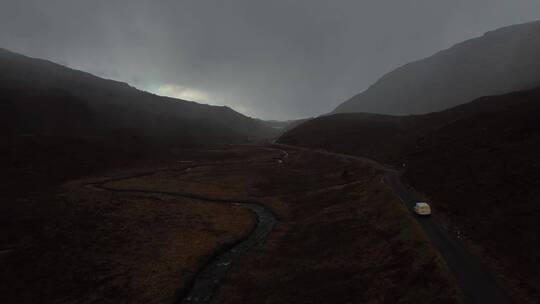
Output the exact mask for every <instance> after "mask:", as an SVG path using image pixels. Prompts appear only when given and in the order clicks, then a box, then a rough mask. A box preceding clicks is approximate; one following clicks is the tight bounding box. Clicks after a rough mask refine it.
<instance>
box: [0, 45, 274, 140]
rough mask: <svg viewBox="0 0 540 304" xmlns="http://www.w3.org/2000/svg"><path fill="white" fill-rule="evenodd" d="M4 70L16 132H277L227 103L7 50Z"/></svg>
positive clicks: (174, 135)
mask: <svg viewBox="0 0 540 304" xmlns="http://www.w3.org/2000/svg"><path fill="white" fill-rule="evenodd" d="M0 70H1V71H2V73H1V74H0V94H1V95H0V98H2V100H3V101H2V107H3V111H2V113H1V114H0V115H2V117H1V119H6V118H9V117H11V118H10V119H11V120H13V119H15V120H17V119H18V122H17V124H16V125H13V126H11V128H10V132H11V133H12V134H17V133H20V132H23V131H24V133H32V134H35V133H37V134H43V133H44V132H46V133H47V135H65V134H62V133H64V132H69V133H71V134H73V133H76V132H75V131H84V133H85V134H86V135H110V134H112V133H114V132H128V133H131V134H136V135H139V136H143V137H147V138H152V139H160V140H164V139H165V140H175V141H176V140H177V139H182V138H188V139H189V140H192V141H198V142H217V141H221V142H230V141H240V140H245V139H253V138H260V137H266V136H269V135H270V134H271V132H272V131H271V130H270V128H268V127H266V126H264V125H263V124H262V123H260V122H259V121H256V120H254V119H251V118H249V117H246V116H244V115H242V114H240V113H237V112H235V111H233V110H232V109H230V108H228V107H218V106H210V105H203V104H198V103H195V102H191V101H185V100H178V99H173V98H167V97H161V96H157V95H154V94H151V93H147V92H143V91H140V90H137V89H135V88H133V87H130V86H129V85H127V84H125V83H121V82H117V81H112V80H106V79H102V78H99V77H96V76H93V75H91V74H88V73H85V72H81V71H77V70H73V69H69V68H66V67H64V66H61V65H58V64H55V63H52V62H49V61H45V60H40V59H34V58H29V57H26V56H22V55H19V54H15V53H12V52H9V51H6V50H2V49H0ZM72 115H73V116H72ZM26 117H29V118H30V117H31V118H32V119H26ZM40 123H45V124H46V125H40ZM52 124H56V126H53V125H52ZM53 129H54V130H53ZM51 132H52V133H51Z"/></svg>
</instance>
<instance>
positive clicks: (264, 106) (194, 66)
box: [0, 0, 540, 119]
mask: <svg viewBox="0 0 540 304" xmlns="http://www.w3.org/2000/svg"><path fill="white" fill-rule="evenodd" d="M538 12H540V1H537V0H515V1H507V0H456V1H446V0H399V1H398V0H393V1H390V0H364V1H354V0H334V1H328V0H297V1H284V0H274V1H257V0H230V1H218V0H214V1H210V0H183V1H173V0H159V1H157V0H154V1H150V0H129V1H128V0H117V1H104V0H96V1H79V0H50V1H42V0H3V1H2V5H1V9H0V28H1V30H0V47H3V48H7V49H10V50H13V51H17V52H21V53H24V54H27V55H30V56H35V57H41V58H47V59H51V60H53V61H56V62H59V63H62V64H65V65H68V66H70V67H74V68H79V69H82V70H85V71H88V72H90V73H94V74H97V75H99V76H102V77H106V78H112V79H117V80H121V81H126V82H129V83H130V84H132V85H134V86H136V87H139V88H141V89H144V90H149V91H152V92H155V93H158V94H163V95H168V96H172V97H178V98H184V99H192V100H195V101H198V102H203V103H210V104H219V105H228V106H230V107H232V108H234V109H237V110H239V111H241V112H243V113H245V114H248V115H251V116H257V117H261V118H267V119H291V118H300V117H307V116H313V115H319V114H322V113H325V112H328V111H330V110H332V109H333V108H334V107H335V106H336V105H338V104H339V103H341V102H342V101H344V100H345V99H347V98H349V97H350V96H352V95H354V94H356V93H358V92H360V91H362V90H363V89H365V88H366V87H367V86H369V85H370V84H372V83H373V82H374V81H376V80H377V79H378V78H379V77H381V76H382V75H383V74H384V73H386V72H388V71H390V70H391V69H393V68H395V67H397V66H400V65H402V64H404V63H407V62H409V61H411V60H416V59H420V58H422V57H425V56H428V55H430V54H431V53H433V52H435V51H438V50H440V49H443V48H446V47H449V46H451V45H452V44H454V43H457V42H460V41H461V40H464V39H467V38H471V37H474V36H478V35H481V34H482V33H483V32H485V31H488V30H492V29H495V28H498V27H501V26H505V25H510V24H515V23H522V22H527V21H532V20H535V19H539V18H540V14H539V13H538Z"/></svg>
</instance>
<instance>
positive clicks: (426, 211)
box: [414, 202, 431, 215]
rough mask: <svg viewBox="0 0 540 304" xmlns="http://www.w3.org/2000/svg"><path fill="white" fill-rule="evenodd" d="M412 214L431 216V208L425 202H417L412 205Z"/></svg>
mask: <svg viewBox="0 0 540 304" xmlns="http://www.w3.org/2000/svg"><path fill="white" fill-rule="evenodd" d="M414 213H416V214H418V215H431V207H430V206H429V204H428V203H426V202H417V203H416V204H415V205H414Z"/></svg>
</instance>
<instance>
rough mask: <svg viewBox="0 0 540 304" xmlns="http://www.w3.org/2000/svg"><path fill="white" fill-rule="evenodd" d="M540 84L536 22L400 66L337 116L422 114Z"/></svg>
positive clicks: (344, 105)
mask: <svg viewBox="0 0 540 304" xmlns="http://www.w3.org/2000/svg"><path fill="white" fill-rule="evenodd" d="M539 85H540V21H536V22H531V23H526V24H521V25H514V26H509V27H505V28H501V29H498V30H495V31H492V32H488V33H486V34H485V35H484V36H482V37H479V38H476V39H471V40H468V41H465V42H463V43H460V44H458V45H456V46H454V47H452V48H450V49H447V50H444V51H441V52H439V53H437V54H435V55H433V56H431V57H429V58H427V59H423V60H420V61H416V62H413V63H409V64H407V65H405V66H403V67H400V68H398V69H396V70H394V71H392V72H390V73H388V74H386V75H385V76H384V77H382V78H381V79H380V80H379V81H377V82H376V83H375V84H374V85H372V86H371V87H370V88H369V89H367V90H366V91H364V92H362V93H360V94H358V95H356V96H354V97H352V98H351V99H349V100H348V101H346V102H344V103H342V104H341V105H340V106H338V107H337V108H336V109H335V110H334V111H333V113H350V112H369V113H381V114H391V115H408V114H423V113H428V112H435V111H441V110H444V109H448V108H450V107H453V106H456V105H459V104H463V103H466V102H469V101H471V100H473V99H475V98H479V97H481V96H489V95H499V94H504V93H508V92H513V91H518V90H526V89H532V88H534V87H537V86H539Z"/></svg>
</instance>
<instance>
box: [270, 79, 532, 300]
mask: <svg viewBox="0 0 540 304" xmlns="http://www.w3.org/2000/svg"><path fill="white" fill-rule="evenodd" d="M538 117H540V88H537V89H533V90H528V91H522V92H515V93H511V94H506V95H501V96H491V97H483V98H480V99H477V100H475V101H474V102H471V103H467V104H464V105H461V106H458V107H455V108H452V109H449V110H446V111H442V112H438V113H431V114H425V115H416V116H403V117H398V116H384V115H373V114H361V113H352V114H336V115H332V116H327V117H321V118H317V119H314V120H312V121H309V122H306V123H304V124H303V125H300V126H299V127H297V128H296V129H294V130H291V131H289V132H287V133H286V134H284V135H283V136H282V137H281V138H280V139H279V142H281V143H286V144H294V145H301V146H306V147H311V148H322V149H326V150H331V151H337V152H342V153H348V154H356V155H361V156H369V157H371V158H375V159H378V160H380V161H382V162H387V163H392V164H394V165H395V166H402V165H403V164H404V163H405V164H406V173H405V178H406V180H407V181H408V182H409V183H410V184H411V185H412V186H414V187H415V188H416V189H418V190H419V191H421V192H423V193H424V194H426V195H427V196H428V197H429V198H431V199H432V201H433V204H434V207H435V212H442V213H444V214H446V215H447V216H448V217H449V218H450V219H451V221H452V222H454V223H455V224H456V225H457V226H458V227H459V229H460V231H461V233H462V235H465V236H467V237H468V238H470V239H471V240H473V242H475V244H477V245H478V248H480V254H481V255H482V256H483V257H484V258H485V260H486V261H491V265H492V266H493V267H494V268H495V269H496V271H498V272H499V273H500V274H501V275H502V276H503V277H504V278H505V279H504V280H505V281H506V283H507V284H508V286H512V287H513V290H514V291H515V294H516V295H517V297H519V298H520V302H521V303H536V302H535V301H536V300H538V299H539V298H540V271H539V269H540V264H538V261H540V246H539V245H538V244H540V242H539V241H540V240H539V239H538V236H539V235H540V208H539V206H538V198H539V197H540V192H539V191H540V190H539V189H540V160H539V158H538V155H540V120H538Z"/></svg>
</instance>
